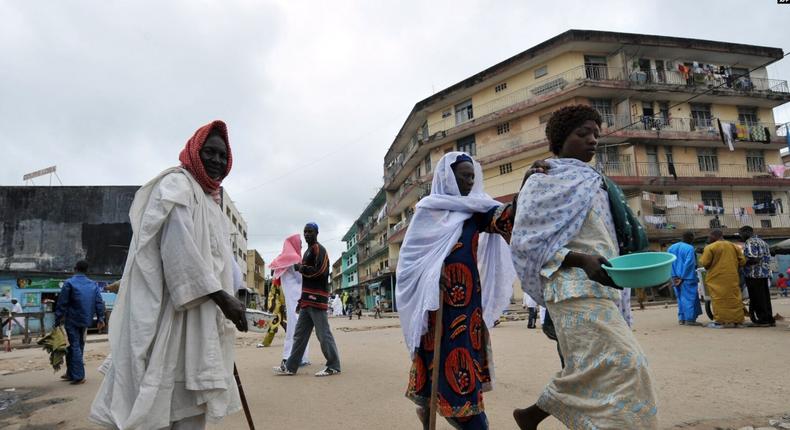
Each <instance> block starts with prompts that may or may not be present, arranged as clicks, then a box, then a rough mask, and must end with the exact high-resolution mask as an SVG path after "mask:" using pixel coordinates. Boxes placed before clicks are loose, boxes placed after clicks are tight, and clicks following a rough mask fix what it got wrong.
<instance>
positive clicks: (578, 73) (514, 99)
mask: <svg viewBox="0 0 790 430" xmlns="http://www.w3.org/2000/svg"><path fill="white" fill-rule="evenodd" d="M623 75H624V72H623V69H622V68H615V67H606V66H578V67H575V68H573V69H570V70H567V71H565V72H562V73H560V74H557V75H552V76H548V77H545V78H543V79H540V80H539V81H538V82H536V83H534V84H532V85H530V86H528V87H525V88H521V89H519V90H516V91H513V92H511V93H508V94H505V95H503V96H501V97H497V98H495V99H493V100H491V101H489V102H486V103H482V104H479V105H474V117H472V116H469V115H464V116H462V117H458V118H456V117H455V116H452V115H451V116H448V117H447V118H443V119H441V120H439V121H435V122H433V123H429V124H428V134H431V135H432V134H434V133H436V132H439V131H444V130H449V129H451V128H453V127H455V126H457V125H461V124H463V123H466V122H468V121H471V120H472V119H474V118H479V117H481V116H485V115H488V114H490V113H494V112H497V111H499V110H502V109H504V108H507V107H509V106H513V105H515V104H518V103H522V102H525V101H528V100H531V99H534V98H537V97H541V96H544V95H546V94H551V93H553V92H556V91H560V90H562V89H564V88H565V87H566V86H568V85H569V84H572V83H575V82H578V81H584V80H592V81H623V80H624V76H623Z"/></svg>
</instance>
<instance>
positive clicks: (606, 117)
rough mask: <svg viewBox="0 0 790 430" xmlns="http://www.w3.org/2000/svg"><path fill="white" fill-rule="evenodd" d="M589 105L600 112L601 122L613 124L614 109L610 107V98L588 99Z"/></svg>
mask: <svg viewBox="0 0 790 430" xmlns="http://www.w3.org/2000/svg"><path fill="white" fill-rule="evenodd" d="M590 106H591V107H592V108H593V109H595V110H597V111H598V113H599V114H601V118H602V119H603V122H604V123H606V124H609V126H610V127H611V126H613V125H614V109H612V99H590Z"/></svg>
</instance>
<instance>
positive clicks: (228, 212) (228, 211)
mask: <svg viewBox="0 0 790 430" xmlns="http://www.w3.org/2000/svg"><path fill="white" fill-rule="evenodd" d="M227 209H228V210H227V211H226V212H227V214H228V218H230V206H228V208H227Z"/></svg>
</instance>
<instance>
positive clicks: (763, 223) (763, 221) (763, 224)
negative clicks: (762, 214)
mask: <svg viewBox="0 0 790 430" xmlns="http://www.w3.org/2000/svg"><path fill="white" fill-rule="evenodd" d="M760 228H771V220H770V219H761V220H760Z"/></svg>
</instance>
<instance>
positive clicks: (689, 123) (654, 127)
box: [601, 115, 786, 142]
mask: <svg viewBox="0 0 790 430" xmlns="http://www.w3.org/2000/svg"><path fill="white" fill-rule="evenodd" d="M722 122H729V123H733V124H735V130H734V133H733V134H734V136H733V137H734V140H736V141H742V142H766V141H767V140H768V139H769V138H773V137H775V136H772V133H777V135H781V134H779V131H781V130H782V129H785V127H781V128H780V129H779V131H777V127H776V124H773V123H767V122H753V123H749V124H740V123H737V121H732V120H723V121H722ZM601 128H602V129H603V130H604V131H605V132H611V131H615V130H616V131H653V132H659V133H660V132H662V131H677V132H688V133H690V132H696V133H703V134H705V135H707V136H708V137H715V138H717V139H718V138H719V125H718V122H717V120H716V118H710V119H697V118H675V117H670V118H664V117H661V116H643V117H631V116H629V115H603V124H602V127H601ZM785 132H786V131H785Z"/></svg>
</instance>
